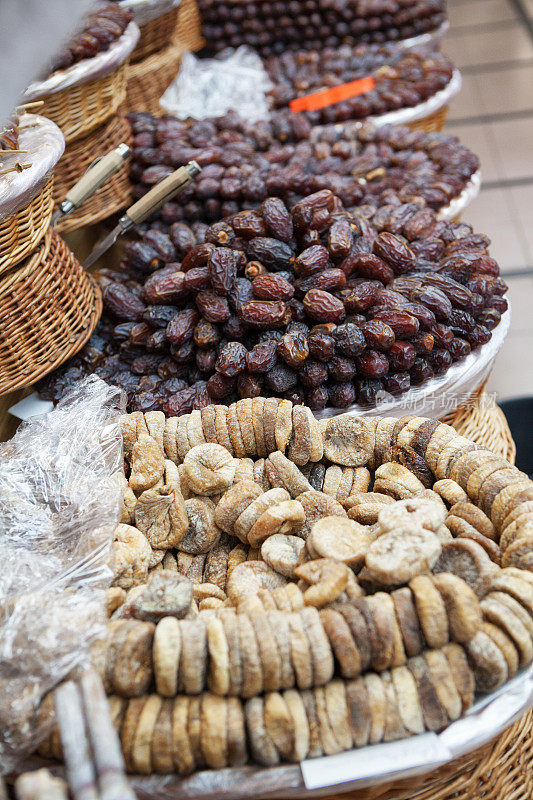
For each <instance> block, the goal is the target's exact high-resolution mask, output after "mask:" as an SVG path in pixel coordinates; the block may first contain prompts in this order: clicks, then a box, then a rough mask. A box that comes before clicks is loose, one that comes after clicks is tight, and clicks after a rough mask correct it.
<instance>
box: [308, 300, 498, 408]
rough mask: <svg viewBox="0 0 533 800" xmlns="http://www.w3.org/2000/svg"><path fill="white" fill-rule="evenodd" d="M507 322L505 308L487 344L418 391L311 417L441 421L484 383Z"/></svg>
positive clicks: (381, 395)
mask: <svg viewBox="0 0 533 800" xmlns="http://www.w3.org/2000/svg"><path fill="white" fill-rule="evenodd" d="M510 323H511V309H510V307H509V309H508V310H507V311H506V312H505V313H504V314H502V318H501V321H500V323H499V324H498V325H497V327H496V328H494V330H493V331H492V338H491V340H490V341H489V342H487V344H484V345H483V346H482V347H480V348H479V349H477V350H474V351H473V352H472V353H470V355H468V356H466V358H462V359H461V360H460V361H457V362H455V363H454V364H452V366H451V367H450V368H449V369H448V370H447V371H446V372H445V373H444V375H439V376H438V377H436V378H431V379H430V380H428V381H426V382H425V383H423V384H422V385H421V386H420V387H419V388H413V389H410V390H409V391H407V392H405V394H402V395H400V396H399V397H394V396H393V395H391V394H389V393H388V392H386V391H384V390H383V391H382V392H381V393H378V397H377V403H376V405H375V406H373V407H372V408H364V407H363V406H360V405H357V404H356V405H352V406H349V407H348V408H325V409H324V410H323V411H315V412H314V414H315V416H316V417H317V418H318V419H327V418H328V417H335V416H337V415H338V414H357V416H360V417H372V416H375V415H376V414H379V415H380V416H383V417H386V416H389V417H403V416H404V415H405V414H414V415H416V416H417V417H429V418H430V419H441V418H442V417H444V416H445V415H446V414H449V413H451V412H453V411H455V410H456V409H457V408H459V406H461V405H463V404H465V403H468V402H469V401H470V400H471V398H472V396H473V395H474V393H475V392H476V390H477V389H479V387H480V386H482V384H483V383H485V381H486V380H487V378H488V376H489V375H490V372H491V370H492V367H493V364H494V359H495V358H496V356H497V355H498V352H499V350H500V348H501V346H502V345H503V342H504V340H505V337H506V336H507V332H508V330H509V325H510Z"/></svg>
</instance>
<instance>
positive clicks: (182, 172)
mask: <svg viewBox="0 0 533 800" xmlns="http://www.w3.org/2000/svg"><path fill="white" fill-rule="evenodd" d="M201 171H202V168H201V167H200V165H199V164H197V163H196V161H189V163H188V164H187V165H186V166H184V167H179V169H177V170H176V171H175V172H172V173H171V174H170V175H168V176H167V177H166V178H164V179H163V180H162V181H160V182H159V183H157V184H156V185H155V186H154V187H153V189H150V191H149V192H148V193H147V194H145V195H144V196H143V197H141V199H140V200H137V202H136V203H134V204H133V205H132V206H130V208H128V210H127V211H126V213H125V214H123V215H122V217H121V218H120V219H119V221H118V224H117V225H116V226H115V227H114V228H113V230H112V231H111V233H109V234H108V235H107V236H106V237H105V239H102V241H101V242H99V243H98V244H97V245H96V247H95V248H94V250H93V251H92V253H91V254H90V255H89V256H88V257H87V259H86V260H85V261H84V263H83V267H84V268H85V269H88V268H89V267H91V266H92V265H93V264H94V262H95V261H97V260H98V259H99V258H100V257H101V256H103V254H104V253H105V252H106V250H109V248H110V247H111V246H112V245H113V244H115V242H116V241H117V239H118V237H119V236H122V234H124V233H126V232H127V231H129V230H130V228H133V226H134V225H139V224H140V223H141V222H144V220H145V219H148V217H149V216H151V215H152V214H153V213H154V211H157V210H158V209H159V208H161V206H162V205H164V204H165V203H166V202H167V201H168V200H170V199H171V198H172V197H174V195H175V194H177V193H178V192H180V191H181V190H182V189H185V187H186V186H188V185H189V184H190V183H191V182H192V181H193V180H194V178H195V177H196V176H197V175H198V174H199V173H200V172H201Z"/></svg>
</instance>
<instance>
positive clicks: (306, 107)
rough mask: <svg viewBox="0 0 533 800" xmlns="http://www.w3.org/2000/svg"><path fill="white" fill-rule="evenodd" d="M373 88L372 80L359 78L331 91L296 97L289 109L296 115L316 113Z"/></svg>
mask: <svg viewBox="0 0 533 800" xmlns="http://www.w3.org/2000/svg"><path fill="white" fill-rule="evenodd" d="M375 86H376V82H375V80H374V78H372V77H368V78H359V80H356V81H350V83H341V84H340V86H333V87H332V88H331V89H324V90H323V91H321V92H314V93H313V94H306V95H304V96H303V97H297V98H295V99H294V100H291V102H290V103H289V107H290V109H291V111H292V112H293V114H298V112H300V111H318V110H319V109H320V108H326V106H333V105H335V103H341V102H342V101H343V100H350V99H351V98H352V97H357V95H359V94H365V92H370V91H372V89H374V88H375Z"/></svg>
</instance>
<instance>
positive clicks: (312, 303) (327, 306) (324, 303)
mask: <svg viewBox="0 0 533 800" xmlns="http://www.w3.org/2000/svg"><path fill="white" fill-rule="evenodd" d="M303 305H304V308H305V312H306V314H307V315H308V316H309V317H310V318H311V319H313V320H315V321H316V322H342V320H343V319H344V318H345V317H346V311H345V309H344V303H343V302H342V300H339V299H338V297H335V296H334V295H332V294H330V292H325V291H323V290H321V289H310V290H309V291H308V292H307V293H306V294H305V296H304V298H303Z"/></svg>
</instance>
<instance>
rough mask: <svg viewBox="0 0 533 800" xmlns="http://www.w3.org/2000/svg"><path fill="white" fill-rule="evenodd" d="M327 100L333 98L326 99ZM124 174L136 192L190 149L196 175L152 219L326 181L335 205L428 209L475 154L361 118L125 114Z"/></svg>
mask: <svg viewBox="0 0 533 800" xmlns="http://www.w3.org/2000/svg"><path fill="white" fill-rule="evenodd" d="M333 108H335V107H333ZM128 118H129V121H130V123H131V126H132V129H133V134H134V140H133V142H134V151H133V163H132V166H131V172H130V177H131V180H132V183H133V185H134V194H135V196H136V197H141V196H142V195H143V194H145V193H146V192H147V191H148V190H149V189H150V188H151V187H152V186H153V185H154V184H155V183H157V182H158V181H160V180H162V179H163V178H165V177H166V176H167V175H169V174H170V173H171V172H172V171H173V170H175V169H177V167H179V166H182V165H183V164H186V163H187V162H188V161H190V160H191V159H195V160H196V161H198V163H199V164H200V165H201V166H202V167H203V171H202V173H201V175H200V176H199V177H198V179H197V180H196V181H195V182H194V183H193V184H191V186H189V187H187V189H185V191H183V192H181V194H180V195H178V196H177V197H176V198H175V199H174V200H172V201H171V202H169V203H166V204H165V205H164V206H163V208H162V210H161V215H160V218H161V221H162V222H163V223H165V224H166V225H170V224H172V223H173V222H181V221H187V222H193V221H197V220H201V221H206V222H215V221H218V220H220V219H221V218H223V217H226V216H229V215H231V214H235V213H237V212H238V211H241V210H244V209H251V208H256V207H258V206H259V205H260V204H261V203H262V202H263V201H264V200H265V199H266V198H267V197H279V198H281V199H283V200H284V201H285V202H287V203H288V204H289V205H294V204H295V203H296V202H298V201H299V200H301V199H302V197H305V196H306V195H308V194H311V193H312V192H317V191H320V190H322V189H330V190H331V191H332V192H333V193H334V194H335V195H337V196H338V197H339V198H340V199H341V201H342V203H343V204H344V206H345V208H348V209H351V208H354V207H355V206H359V205H361V204H370V205H372V206H378V205H381V204H383V203H392V202H396V203H398V202H417V201H420V200H423V201H424V202H425V203H426V204H427V205H429V206H430V207H431V208H434V209H435V210H440V209H441V208H443V207H445V206H447V205H448V204H449V203H450V201H451V200H452V199H453V198H455V197H457V196H458V195H460V194H461V192H462V191H463V189H464V188H465V186H466V184H467V183H468V181H469V180H470V178H471V177H472V175H473V173H475V172H476V171H477V170H478V169H479V160H478V158H477V156H475V155H474V153H472V152H471V151H470V150H468V148H466V147H465V146H464V145H462V144H461V143H460V142H459V140H458V139H457V138H456V137H454V136H448V135H445V134H443V133H424V132H423V131H411V130H410V129H409V128H407V127H398V126H397V127H392V126H383V127H381V128H378V129H376V128H374V127H373V126H371V125H370V124H368V125H365V124H364V125H363V126H359V127H357V126H354V125H352V126H351V130H349V128H350V124H347V126H346V130H342V129H337V128H335V127H334V126H327V127H325V128H324V129H322V130H321V131H313V129H312V128H311V125H310V123H309V121H308V120H307V119H306V118H305V117H304V116H303V115H302V114H291V113H287V112H279V113H278V114H274V116H273V117H272V118H271V120H270V121H268V122H267V121H262V122H257V123H255V124H254V125H250V124H248V123H246V122H245V121H244V120H243V119H242V118H241V117H239V116H238V115H237V114H235V113H229V114H226V115H225V116H223V117H218V118H215V119H205V120H195V119H188V120H178V119H175V118H173V117H162V118H156V117H153V116H152V115H150V114H148V113H143V112H133V113H132V114H130V115H129V117H128Z"/></svg>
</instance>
